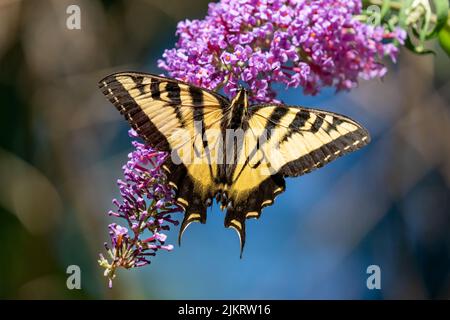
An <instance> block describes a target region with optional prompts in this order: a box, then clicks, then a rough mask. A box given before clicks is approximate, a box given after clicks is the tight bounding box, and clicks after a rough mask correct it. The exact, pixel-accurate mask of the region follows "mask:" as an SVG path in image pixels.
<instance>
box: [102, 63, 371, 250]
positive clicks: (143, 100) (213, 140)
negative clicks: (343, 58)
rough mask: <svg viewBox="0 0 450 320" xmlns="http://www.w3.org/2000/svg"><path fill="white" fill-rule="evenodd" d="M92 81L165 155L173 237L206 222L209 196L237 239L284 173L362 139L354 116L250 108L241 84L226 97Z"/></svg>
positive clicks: (278, 189) (160, 83)
mask: <svg viewBox="0 0 450 320" xmlns="http://www.w3.org/2000/svg"><path fill="white" fill-rule="evenodd" d="M99 86H100V88H101V90H102V91H103V93H104V94H105V95H106V96H107V98H108V99H109V100H110V101H111V102H112V103H113V104H114V105H115V106H116V107H117V109H118V110H119V111H120V112H121V113H122V114H123V115H124V116H125V118H126V119H127V120H128V121H129V123H130V124H131V126H132V127H133V128H134V129H135V130H136V132H137V133H138V134H139V135H140V136H141V137H142V138H143V139H144V140H145V141H146V142H147V143H149V144H150V145H151V146H152V147H154V148H157V149H160V150H162V151H166V152H169V153H170V154H171V156H170V157H169V158H168V159H167V161H166V163H165V164H164V166H163V169H164V170H165V172H166V175H167V179H168V181H169V184H170V185H172V186H173V187H174V189H175V192H176V202H177V203H178V204H179V205H180V206H182V207H183V208H184V211H185V215H184V219H183V222H182V224H181V228H180V239H181V236H182V234H183V232H184V230H185V229H186V228H187V227H188V226H189V225H190V224H191V223H192V222H201V223H205V222H206V210H207V208H208V207H209V206H211V205H212V204H213V200H214V199H216V201H217V202H218V203H220V206H221V209H223V210H226V215H225V226H226V227H231V228H234V229H235V230H236V231H237V232H238V235H239V237H240V241H241V253H242V248H243V246H244V244H245V221H246V219H249V218H259V217H260V215H261V210H262V208H264V207H265V206H268V205H271V204H272V203H273V201H274V199H275V197H276V196H277V195H279V194H280V193H282V192H283V191H284V190H285V180H284V178H285V177H294V176H299V175H302V174H305V173H308V172H310V171H312V170H314V169H316V168H319V167H321V166H323V165H324V164H326V163H328V162H330V161H332V160H334V159H336V158H337V157H339V156H341V155H343V154H346V153H348V152H350V151H353V150H356V149H359V148H360V147H362V146H364V145H365V144H367V143H368V142H369V140H370V138H369V135H368V133H367V131H366V130H365V129H364V128H363V127H362V126H360V125H359V124H358V123H356V122H355V121H353V120H351V119H349V118H347V117H345V116H342V115H339V114H336V113H331V112H326V111H322V110H316V109H308V108H303V107H295V106H286V105H282V104H263V105H250V104H249V99H248V95H249V93H248V92H247V91H246V90H245V89H240V90H239V91H238V92H237V94H236V96H235V97H234V98H233V99H232V100H231V101H229V100H228V99H227V98H226V97H224V96H222V95H220V94H218V93H216V92H213V91H209V90H206V89H202V88H199V87H196V86H192V85H189V84H187V83H184V82H181V81H177V80H175V79H170V78H164V77H160V76H156V75H152V74H145V73H134V72H124V73H117V74H113V75H110V76H108V77H106V78H105V79H103V80H101V81H100V82H99Z"/></svg>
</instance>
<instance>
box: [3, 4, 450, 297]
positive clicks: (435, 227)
mask: <svg viewBox="0 0 450 320" xmlns="http://www.w3.org/2000/svg"><path fill="white" fill-rule="evenodd" d="M207 3H208V1H206V0H201V1H179V0H129V1H125V0H123V1H87V0H84V1H80V0H75V1H64V0H62V1H59V0H58V1H56V0H55V1H47V0H40V1H32V0H28V1H19V0H0V104H1V111H2V113H1V117H0V119H1V120H0V121H1V122H0V131H1V134H0V178H1V182H2V183H1V192H0V248H1V251H0V252H1V253H0V298H13V299H16V298H18V299H26V298H30V299H46V298H56V299H66V298H69V299H70V298H83V299H104V298H125V299H131V298H134V299H142V298H146V299H155V298H159V299H171V298H175V299H177V298H183V299H197V298H203V299H208V298H214V299H220V298H234V299H304V298H307V299H311V298H320V299H325V298H331V299H346V298H352V299H356V298H360V299H395V298H397V299H406V298H441V299H449V298H450V140H449V139H450V106H449V105H450V103H449V102H450V59H449V58H448V56H446V55H445V53H443V52H442V51H440V49H439V48H437V47H436V51H437V55H436V56H431V55H429V56H416V55H413V54H411V53H409V52H407V51H406V50H402V52H401V55H400V58H399V63H398V64H397V65H389V73H388V75H387V76H386V78H385V79H384V80H383V81H371V82H362V83H361V86H360V87H359V88H357V89H355V90H353V91H352V92H351V93H340V94H338V95H335V94H334V91H333V90H332V89H330V90H325V91H324V92H323V93H322V94H320V95H318V96H315V97H310V96H303V95H302V94H301V91H300V90H291V91H284V90H283V91H282V93H281V97H282V98H283V100H284V101H285V102H286V103H289V104H301V105H306V106H316V107H318V108H322V109H326V110H331V111H338V112H340V113H344V114H346V115H348V116H350V117H353V118H354V119H356V120H358V121H360V122H361V123H363V124H364V125H365V126H366V127H367V128H368V129H369V131H370V132H371V135H372V138H373V142H372V143H371V144H370V145H369V146H368V147H366V148H364V149H363V150H361V151H358V152H356V153H354V154H352V155H349V156H346V157H344V158H342V159H339V160H337V161H335V162H333V163H332V164H330V165H328V166H326V167H325V168H323V169H321V170H318V171H315V172H313V173H311V174H309V175H306V176H303V177H300V178H297V179H289V180H288V183H287V191H286V192H285V193H284V194H283V195H281V196H280V197H278V198H277V201H276V203H275V204H274V205H273V206H271V207H269V208H266V209H265V210H264V213H263V215H262V217H261V219H260V220H258V221H257V222H256V221H254V220H252V221H249V223H248V231H247V234H248V236H247V244H246V250H245V252H244V258H243V259H242V260H240V259H239V244H238V239H237V236H236V234H235V233H234V232H233V231H229V230H225V229H224V228H223V214H221V213H220V211H218V209H217V208H214V209H213V210H212V211H211V212H210V213H209V215H208V223H207V224H206V225H200V224H198V225H194V226H192V227H191V228H189V230H188V231H187V232H186V234H185V236H184V242H183V246H182V247H178V246H176V247H175V250H174V251H173V252H171V253H166V252H162V253H161V254H159V255H158V256H157V257H155V259H153V262H152V264H151V265H150V266H148V267H145V268H141V269H136V270H130V271H125V272H124V271H122V272H119V275H118V278H117V281H116V282H115V284H114V288H113V289H107V282H106V279H105V278H104V277H103V275H102V270H101V269H100V268H99V267H98V265H97V256H98V253H99V252H102V251H103V242H104V241H105V240H107V238H108V234H107V225H108V223H110V222H111V221H112V219H111V218H110V217H108V216H107V215H106V213H107V212H108V210H109V209H111V208H112V205H111V199H112V198H113V197H115V196H117V195H118V191H117V188H116V185H115V181H116V179H117V178H119V177H120V175H121V166H122V164H123V163H124V162H125V161H126V158H127V153H128V152H130V151H131V145H130V140H129V138H128V136H127V133H126V132H127V130H128V126H127V123H126V122H125V121H124V120H123V119H122V117H121V116H120V115H119V113H118V112H117V111H116V110H115V108H114V107H113V106H112V105H111V104H110V103H109V102H108V101H106V99H105V98H104V97H103V96H102V94H101V92H100V91H99V90H98V89H97V81H98V80H99V79H101V78H102V77H104V76H106V75H107V74H109V73H112V72H114V71H126V70H139V71H147V72H156V73H160V72H161V71H160V70H158V69H157V68H156V60H157V59H158V58H159V57H160V56H161V54H162V52H163V50H164V49H165V48H171V47H173V45H174V43H175V41H176V38H175V36H174V34H175V28H176V23H177V22H178V21H179V20H182V19H186V18H190V19H193V18H202V17H204V16H205V14H206V11H207ZM70 4H77V5H79V6H80V8H81V30H68V29H67V28H66V19H67V17H68V14H66V8H67V6H68V5H70ZM177 232H178V230H177V228H175V229H174V230H172V231H171V232H170V233H169V242H172V243H174V244H175V239H176V235H177ZM372 264H376V265H379V266H380V268H381V272H382V277H381V285H382V289H381V290H368V289H367V287H366V279H367V277H368V275H367V274H366V268H367V267H368V266H369V265H372ZM69 265H78V266H80V268H81V276H82V281H81V285H82V289H81V290H68V289H67V287H66V278H67V276H68V275H67V274H66V268H67V266H69Z"/></svg>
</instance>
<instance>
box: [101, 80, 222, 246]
mask: <svg viewBox="0 0 450 320" xmlns="http://www.w3.org/2000/svg"><path fill="white" fill-rule="evenodd" d="M99 87H100V89H101V90H102V92H103V93H104V94H105V95H106V97H107V98H108V99H109V100H110V101H111V102H112V103H113V104H114V106H116V108H117V109H118V110H119V111H120V113H121V114H123V115H124V116H125V118H126V119H127V120H128V122H129V123H130V125H131V126H132V127H133V128H134V129H135V130H136V132H137V133H138V134H139V136H141V137H142V138H143V139H144V140H145V141H146V142H147V143H149V144H150V145H151V146H153V147H154V148H156V149H158V150H161V151H166V152H169V153H170V154H171V156H170V157H169V158H168V160H167V162H166V163H165V165H164V166H163V168H164V170H166V172H167V177H168V180H169V183H170V184H171V185H172V186H173V187H174V188H175V189H176V201H177V203H178V204H179V205H180V206H182V207H183V208H184V209H185V217H184V220H183V223H182V226H181V228H180V238H181V235H182V233H183V231H184V230H185V229H186V227H187V226H188V225H189V224H190V223H192V222H194V221H199V222H202V223H205V222H206V208H207V207H208V206H209V205H210V204H211V202H210V200H209V199H211V198H212V197H213V196H214V194H215V193H216V189H217V184H216V181H215V177H216V176H217V174H218V170H220V168H219V167H218V165H217V164H218V163H220V161H217V160H215V159H214V158H215V157H218V155H217V152H216V151H217V150H219V148H217V147H216V144H217V143H219V140H220V141H221V139H219V138H221V134H222V122H223V121H226V120H227V118H228V117H229V101H228V99H227V98H225V97H223V96H221V95H219V94H217V93H215V92H213V91H209V90H205V89H201V88H198V87H195V86H191V85H189V84H187V83H184V82H180V81H176V80H174V79H168V78H164V77H160V76H157V75H152V74H146V73H135V72H124V73H116V74H112V75H109V76H108V77H106V78H104V79H103V80H101V81H100V82H99ZM205 132H206V133H207V134H206V135H205ZM204 135H205V138H204ZM211 158H213V159H211Z"/></svg>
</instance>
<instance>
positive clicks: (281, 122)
mask: <svg viewBox="0 0 450 320" xmlns="http://www.w3.org/2000/svg"><path fill="white" fill-rule="evenodd" d="M244 132H245V133H244V139H243V141H244V142H243V148H242V151H241V152H240V155H239V159H238V161H237V164H236V166H235V168H234V171H233V173H232V176H233V178H232V181H233V182H232V184H231V187H230V189H229V191H228V193H229V199H230V201H231V204H232V205H231V206H230V207H229V208H228V211H227V215H226V218H225V226H226V227H233V228H234V229H236V230H237V231H238V233H239V236H240V239H241V248H242V247H243V245H244V243H245V220H246V219H247V218H259V216H260V214H261V209H262V208H263V207H265V206H268V205H271V204H272V203H273V201H274V198H275V197H276V196H277V195H278V194H280V193H281V192H283V191H284V189H285V182H284V177H295V176H299V175H302V174H305V173H308V172H311V171H312V170H314V169H316V168H319V167H322V166H323V165H325V164H326V163H328V162H330V161H332V160H334V159H336V158H337V157H339V156H342V155H344V154H346V153H349V152H351V151H354V150H356V149H359V148H361V147H363V146H364V145H366V144H367V143H368V142H369V141H370V137H369V134H368V132H367V131H366V130H365V129H364V128H363V127H362V126H361V125H359V124H358V123H356V122H355V121H353V120H351V119H349V118H347V117H345V116H342V115H339V114H336V113H331V112H326V111H321V110H316V109H308V108H301V107H289V106H285V105H276V104H271V105H254V106H251V107H250V108H249V116H248V120H247V122H246V123H244Z"/></svg>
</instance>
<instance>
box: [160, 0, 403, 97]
mask: <svg viewBox="0 0 450 320" xmlns="http://www.w3.org/2000/svg"><path fill="white" fill-rule="evenodd" d="M361 10H362V7H361V1H356V0H315V1H309V0H221V1H220V2H218V3H211V4H210V5H209V10H208V15H207V16H206V18H205V19H204V20H192V21H191V20H186V21H182V22H180V23H179V24H178V27H177V32H176V34H177V35H178V37H179V39H178V42H177V43H176V45H175V48H173V49H170V50H166V51H165V52H164V54H163V58H164V59H161V60H159V61H158V65H159V67H160V68H162V69H164V70H166V71H167V72H168V73H169V74H170V75H171V76H172V77H175V78H178V79H180V80H182V81H186V82H189V83H192V84H195V85H198V86H201V87H204V88H208V89H213V90H217V89H219V88H221V87H223V89H224V92H225V93H226V94H228V95H234V92H235V91H236V90H237V89H238V88H239V84H240V83H245V84H247V85H248V87H250V89H251V91H252V93H253V95H252V96H251V100H252V101H254V102H258V101H259V102H270V101H276V100H275V97H276V92H275V90H274V88H273V84H275V83H280V84H282V85H284V86H285V87H287V88H289V87H292V88H297V87H302V88H303V90H304V92H305V93H306V94H316V93H318V92H319V91H320V89H321V88H323V87H328V86H333V87H335V88H336V89H337V90H349V89H352V88H354V87H355V86H356V85H357V84H358V78H362V79H373V78H377V77H382V76H384V74H385V73H386V68H385V67H384V65H383V64H381V63H380V60H381V59H382V58H383V57H384V56H386V55H387V56H389V57H390V58H391V59H392V60H393V61H394V62H395V60H396V57H397V54H398V45H399V44H403V42H404V39H405V38H406V32H405V31H404V30H402V29H399V28H397V29H395V30H394V31H387V30H385V28H384V27H381V26H378V27H376V26H371V25H368V24H364V23H363V22H361V21H360V20H359V19H357V16H358V15H360V14H361Z"/></svg>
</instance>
